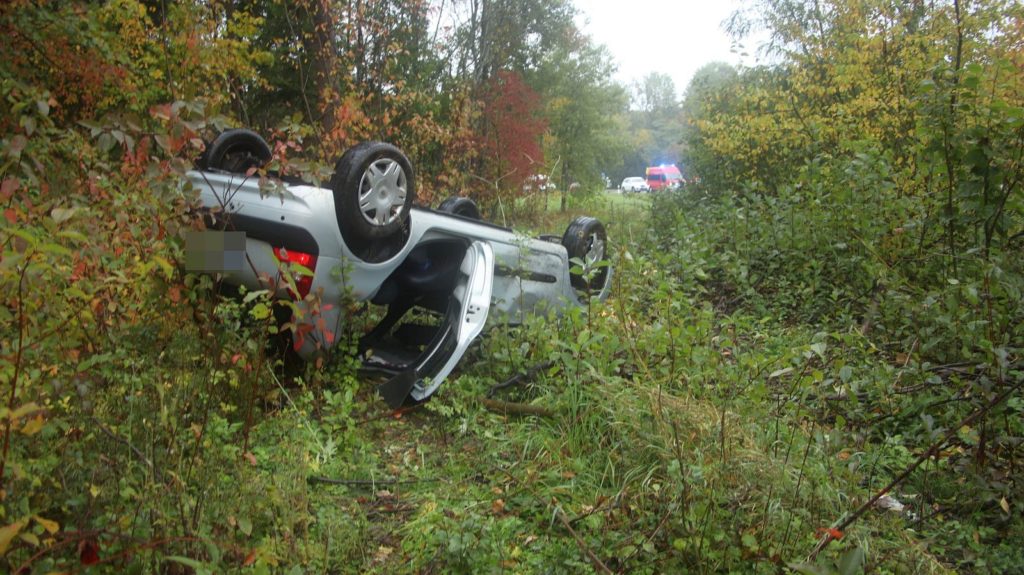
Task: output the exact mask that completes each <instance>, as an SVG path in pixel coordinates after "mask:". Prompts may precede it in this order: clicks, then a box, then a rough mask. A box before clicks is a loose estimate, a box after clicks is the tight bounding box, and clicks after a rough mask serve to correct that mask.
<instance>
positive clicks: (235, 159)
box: [199, 128, 273, 174]
mask: <svg viewBox="0 0 1024 575" xmlns="http://www.w3.org/2000/svg"><path fill="white" fill-rule="evenodd" d="M272 156H273V153H272V152H271V150H270V146H269V145H268V144H267V142H266V140H264V139H263V137H262V136H260V135H259V134H257V133H256V132H253V131H252V130H246V129H244V128H235V129H232V130H226V131H224V132H221V134H220V135H219V136H217V138H216V139H215V140H214V141H213V143H212V144H210V145H209V147H207V148H206V151H205V152H203V155H202V157H201V158H200V160H199V164H200V166H199V167H200V168H204V169H206V168H209V169H215V170H224V171H227V172H235V173H240V174H244V173H245V172H247V171H249V169H250V168H262V167H263V166H265V165H267V163H268V162H270V158H271V157H272Z"/></svg>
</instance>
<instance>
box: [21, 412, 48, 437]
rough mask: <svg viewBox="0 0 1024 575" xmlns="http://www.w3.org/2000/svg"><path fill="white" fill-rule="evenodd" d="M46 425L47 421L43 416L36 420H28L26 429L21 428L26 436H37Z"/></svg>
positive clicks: (38, 416) (35, 418) (37, 417)
mask: <svg viewBox="0 0 1024 575" xmlns="http://www.w3.org/2000/svg"><path fill="white" fill-rule="evenodd" d="M44 423H46V420H45V419H43V416H42V414H40V415H37V416H35V417H34V418H32V419H30V420H28V423H26V424H25V427H22V428H21V432H22V433H24V434H25V435H35V434H37V433H39V430H40V429H42V428H43V424H44Z"/></svg>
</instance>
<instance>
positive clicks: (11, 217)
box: [4, 208, 18, 225]
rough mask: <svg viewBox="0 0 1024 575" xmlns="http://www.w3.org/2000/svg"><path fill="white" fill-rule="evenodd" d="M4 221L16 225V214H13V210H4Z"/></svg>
mask: <svg viewBox="0 0 1024 575" xmlns="http://www.w3.org/2000/svg"><path fill="white" fill-rule="evenodd" d="M4 219H6V220H7V223H9V224H12V225H13V224H16V223H18V214H16V213H15V212H14V208H7V209H6V210H4Z"/></svg>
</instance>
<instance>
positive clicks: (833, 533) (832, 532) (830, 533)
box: [818, 527, 843, 541]
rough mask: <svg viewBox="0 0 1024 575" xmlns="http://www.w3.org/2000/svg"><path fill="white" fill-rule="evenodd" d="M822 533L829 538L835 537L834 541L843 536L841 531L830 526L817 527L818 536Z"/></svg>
mask: <svg viewBox="0 0 1024 575" xmlns="http://www.w3.org/2000/svg"><path fill="white" fill-rule="evenodd" d="M823 535H824V536H827V537H828V538H830V539H835V540H836V541H839V540H840V539H842V538H843V532H842V531H840V530H838V529H834V528H832V527H819V528H818V536H819V537H820V536H823Z"/></svg>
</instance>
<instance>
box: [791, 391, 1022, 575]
mask: <svg viewBox="0 0 1024 575" xmlns="http://www.w3.org/2000/svg"><path fill="white" fill-rule="evenodd" d="M1021 387H1024V380H1021V381H1018V382H1017V383H1016V384H1014V385H1012V386H1010V387H1009V388H1007V389H1006V390H1005V391H1003V392H1002V393H1000V394H999V395H997V396H996V397H995V398H994V399H992V401H989V402H988V403H986V404H985V405H983V406H981V407H979V408H978V409H976V410H975V411H974V412H972V413H971V414H970V415H968V416H967V417H965V418H963V419H962V420H960V423H958V424H956V425H954V426H953V427H951V428H950V430H949V431H948V432H947V433H946V435H944V436H943V437H942V439H940V440H938V441H936V442H935V443H932V445H931V447H929V448H928V450H927V451H925V452H924V453H922V454H921V456H920V457H918V458H917V460H916V461H914V462H913V463H911V464H910V465H909V466H908V467H907V468H906V469H904V470H903V472H902V473H900V474H899V475H898V476H897V477H896V478H895V479H893V480H892V481H890V482H889V484H888V485H886V486H885V487H883V488H882V489H881V490H879V491H878V492H877V493H875V494H874V495H873V496H872V497H871V499H868V500H867V501H865V502H864V504H863V505H861V506H860V507H858V508H857V510H856V511H854V512H853V513H851V514H850V515H849V516H847V518H846V519H844V520H843V521H842V522H840V523H839V524H838V525H835V526H834V527H833V528H831V529H828V530H827V531H826V532H825V535H824V536H823V537H822V538H821V540H820V541H818V544H817V545H816V546H815V547H814V551H812V552H811V555H810V556H809V557H808V561H813V560H814V559H815V558H816V557H817V556H818V554H819V553H821V551H822V550H823V549H825V548H826V547H828V544H829V543H831V542H832V541H833V540H834V539H835V537H834V536H833V533H837V532H838V533H842V532H843V531H844V530H845V529H846V528H847V527H849V526H850V525H852V524H853V522H854V521H856V520H857V519H859V518H860V517H861V515H864V513H865V512H867V510H868V509H870V508H871V506H872V505H874V504H875V502H877V501H878V500H879V499H881V498H882V497H883V496H885V494H887V493H889V492H890V491H892V490H893V488H895V487H896V486H897V485H899V484H900V483H903V481H904V480H905V479H906V478H907V477H910V474H911V473H913V472H914V471H915V470H916V469H917V468H918V467H920V466H921V464H922V463H924V462H925V461H928V459H930V458H932V457H933V456H935V455H936V454H937V453H938V452H939V450H941V449H942V447H943V446H944V445H946V443H948V442H949V441H950V440H951V439H953V438H954V437H956V436H957V434H959V433H960V428H962V427H964V426H965V425H970V424H972V423H974V421H975V420H976V419H978V418H979V417H981V416H983V415H985V414H986V413H988V412H989V411H992V409H993V408H995V407H996V406H997V405H999V404H1000V403H1003V402H1004V401H1006V400H1007V399H1009V398H1010V396H1011V395H1013V393H1014V392H1015V391H1017V390H1019V389H1020V388H1021Z"/></svg>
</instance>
